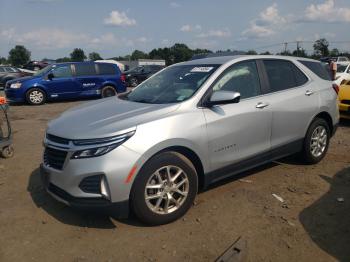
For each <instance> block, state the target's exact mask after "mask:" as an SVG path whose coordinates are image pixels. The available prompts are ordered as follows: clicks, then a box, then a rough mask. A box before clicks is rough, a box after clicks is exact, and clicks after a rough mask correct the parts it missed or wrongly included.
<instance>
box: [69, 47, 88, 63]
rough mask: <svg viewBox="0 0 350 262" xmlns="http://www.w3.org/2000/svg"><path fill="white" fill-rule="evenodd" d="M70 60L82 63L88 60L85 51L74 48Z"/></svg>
mask: <svg viewBox="0 0 350 262" xmlns="http://www.w3.org/2000/svg"><path fill="white" fill-rule="evenodd" d="M70 59H71V60H72V61H73V62H82V61H84V60H85V59H86V55H85V53H84V50H83V49H81V48H74V50H73V52H72V53H71V54H70Z"/></svg>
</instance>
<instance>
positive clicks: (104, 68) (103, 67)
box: [97, 64, 118, 75]
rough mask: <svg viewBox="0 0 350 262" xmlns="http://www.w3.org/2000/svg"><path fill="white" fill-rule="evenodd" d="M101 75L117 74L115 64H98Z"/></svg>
mask: <svg viewBox="0 0 350 262" xmlns="http://www.w3.org/2000/svg"><path fill="white" fill-rule="evenodd" d="M97 65H98V71H99V74H100V75H115V74H117V73H118V71H117V69H116V67H115V66H114V65H113V64H97Z"/></svg>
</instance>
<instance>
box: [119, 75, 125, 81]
mask: <svg viewBox="0 0 350 262" xmlns="http://www.w3.org/2000/svg"><path fill="white" fill-rule="evenodd" d="M120 80H122V81H123V82H125V81H126V77H125V75H124V74H121V75H120Z"/></svg>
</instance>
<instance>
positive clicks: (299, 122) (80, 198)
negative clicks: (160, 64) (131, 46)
mask: <svg viewBox="0 0 350 262" xmlns="http://www.w3.org/2000/svg"><path fill="white" fill-rule="evenodd" d="M60 67H62V68H61V69H60V70H58V68H60ZM80 67H81V68H80ZM83 68H84V69H83ZM114 69H115V68H114ZM95 70H96V71H95ZM109 70H112V68H109V69H108V72H109ZM56 71H57V74H56ZM58 72H59V73H58ZM81 72H88V73H94V74H96V75H98V76H99V77H100V75H101V73H100V72H101V68H100V64H98V65H97V64H94V63H91V64H90V67H89V69H87V68H86V64H63V65H56V66H55V67H53V68H51V69H49V70H47V71H43V72H42V73H41V74H40V75H39V76H37V78H38V79H36V80H28V81H29V82H28V83H33V82H38V83H40V85H45V84H46V83H52V82H53V81H55V78H58V76H59V75H64V76H67V75H68V76H69V78H71V80H72V81H73V82H79V83H86V88H90V87H91V88H92V90H93V91H92V93H94V94H96V90H97V89H96V88H95V86H96V85H95V84H93V85H90V83H95V82H94V81H92V80H91V77H90V76H89V77H83V78H81V79H82V80H78V79H79V77H80V76H81ZM50 74H53V75H54V76H53V77H52V76H50ZM102 75H103V76H104V74H102ZM93 78H96V76H95V77H93ZM103 80H105V79H103ZM30 81H33V82H30ZM96 81H97V80H96ZM115 81H116V82H117V80H115ZM11 85H16V82H15V81H14V82H11V84H10V86H9V87H7V88H8V89H6V90H10V89H11ZM23 85H24V86H26V89H25V90H27V92H28V90H31V89H28V88H29V84H24V82H23ZM101 85H102V84H101ZM101 85H99V86H101ZM92 86H94V87H92ZM20 88H21V86H20V87H19V88H18V89H20ZM47 88H48V89H49V88H50V87H47ZM84 88H85V87H84V84H83V85H82V87H80V89H79V92H82V91H81V90H84ZM15 89H16V88H15ZM73 89H74V88H73ZM338 91H339V89H338V86H337V85H334V84H333V83H332V82H331V81H330V78H329V74H328V73H327V71H326V70H325V69H324V67H323V66H322V65H321V63H320V62H318V61H315V60H311V59H305V58H292V57H282V56H233V57H227V56H226V57H213V58H205V59H198V60H192V61H188V62H184V63H180V64H175V65H172V66H169V67H167V68H165V69H164V70H162V71H160V72H159V73H157V74H156V75H154V76H153V77H151V78H149V79H147V80H146V81H144V82H143V83H141V84H140V85H139V86H138V87H137V88H135V89H133V90H132V91H130V92H128V93H124V94H121V95H119V96H117V97H116V98H108V99H105V100H104V101H93V102H89V103H86V104H84V105H80V106H78V107H77V108H75V109H71V110H69V111H67V112H66V113H64V114H62V115H61V116H60V117H58V118H57V119H55V120H53V121H51V122H50V123H49V125H48V128H47V130H46V136H45V139H44V145H45V152H44V156H43V163H42V166H41V175H42V179H43V184H44V187H45V188H46V190H47V191H48V192H49V194H51V195H52V196H53V197H54V198H56V199H57V200H58V201H61V202H63V203H65V204H67V205H70V206H74V207H84V208H105V207H113V208H114V210H115V212H116V214H115V216H119V217H127V216H128V214H129V210H132V211H133V212H134V213H135V214H136V216H137V217H138V218H139V219H140V220H141V221H143V222H145V223H148V224H152V225H159V224H164V223H169V222H172V221H174V220H176V219H178V218H180V217H181V216H183V215H184V214H185V213H186V212H187V211H188V209H189V208H190V207H191V206H192V205H193V202H194V199H195V197H196V195H197V192H198V190H200V189H201V188H205V187H207V186H208V185H210V184H211V183H214V182H216V181H219V180H221V179H224V178H227V177H229V176H232V175H235V174H237V173H239V172H241V171H244V170H247V169H250V168H252V167H256V166H258V165H261V164H264V163H267V162H269V161H273V160H276V159H278V158H282V157H285V156H287V155H291V154H299V155H301V156H302V159H303V160H304V161H305V162H306V163H308V164H316V163H318V162H319V161H321V160H322V159H323V157H324V156H325V154H326V152H327V150H328V145H329V142H330V139H331V137H332V136H333V134H334V133H335V131H336V129H337V124H338V121H339V111H338V106H337V93H338ZM7 92H8V91H7ZM54 93H55V94H56V93H57V92H54Z"/></svg>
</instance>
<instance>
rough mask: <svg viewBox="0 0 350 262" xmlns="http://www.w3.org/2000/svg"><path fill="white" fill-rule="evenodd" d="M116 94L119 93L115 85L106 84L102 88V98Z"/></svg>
mask: <svg viewBox="0 0 350 262" xmlns="http://www.w3.org/2000/svg"><path fill="white" fill-rule="evenodd" d="M116 94H117V91H116V90H115V88H114V87H113V86H105V87H103V88H102V90H101V97H102V98H105V97H111V96H115V95H116Z"/></svg>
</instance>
